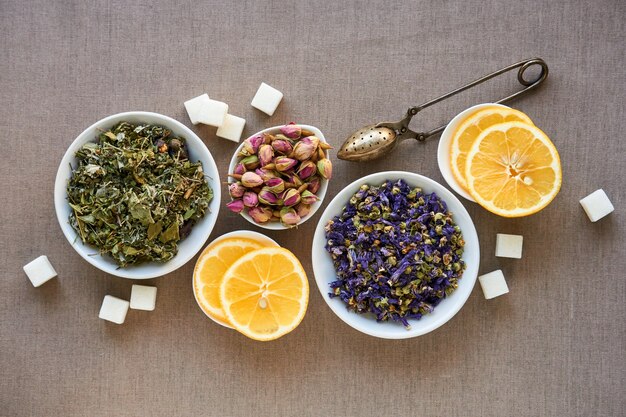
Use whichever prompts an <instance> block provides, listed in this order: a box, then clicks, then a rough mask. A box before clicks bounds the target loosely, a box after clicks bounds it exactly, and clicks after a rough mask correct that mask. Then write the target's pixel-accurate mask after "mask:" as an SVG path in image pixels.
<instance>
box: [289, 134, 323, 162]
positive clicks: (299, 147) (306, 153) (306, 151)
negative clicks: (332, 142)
mask: <svg viewBox="0 0 626 417" xmlns="http://www.w3.org/2000/svg"><path fill="white" fill-rule="evenodd" d="M306 139H307V138H305V139H302V140H301V141H299V142H298V143H296V146H294V147H293V152H291V157H292V158H296V159H297V160H298V161H306V160H307V159H310V158H311V157H312V156H313V154H314V153H315V152H317V146H316V145H315V144H314V143H312V142H311V141H307V140H306Z"/></svg>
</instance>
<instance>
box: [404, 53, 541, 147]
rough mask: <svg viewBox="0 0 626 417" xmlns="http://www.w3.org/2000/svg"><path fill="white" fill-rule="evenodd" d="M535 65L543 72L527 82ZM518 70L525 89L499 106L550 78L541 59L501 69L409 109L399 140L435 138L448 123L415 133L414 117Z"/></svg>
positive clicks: (518, 75) (502, 101) (519, 79)
mask: <svg viewBox="0 0 626 417" xmlns="http://www.w3.org/2000/svg"><path fill="white" fill-rule="evenodd" d="M533 65H539V66H540V67H541V71H540V72H539V75H538V76H537V77H536V78H535V79H534V80H531V81H529V80H526V79H525V78H524V73H525V72H526V70H527V69H528V68H530V67H532V66H533ZM516 68H519V71H518V72H517V81H519V83H520V84H521V85H523V86H524V87H525V88H523V89H521V90H519V91H517V92H515V93H513V94H511V95H509V96H507V97H504V98H503V99H500V100H498V101H496V103H498V104H502V103H506V102H509V101H511V100H513V99H515V98H517V97H519V96H521V95H523V94H526V93H528V92H529V91H531V90H533V89H535V88H537V87H538V86H539V85H540V84H541V83H542V82H543V81H544V80H545V79H546V78H547V77H548V64H546V62H545V61H544V60H543V59H541V58H531V59H525V60H523V61H520V62H517V63H515V64H512V65H509V66H508V67H504V68H502V69H499V70H498V71H495V72H492V73H491V74H487V75H485V76H484V77H481V78H479V79H477V80H475V81H472V82H471V83H469V84H466V85H464V86H462V87H459V88H457V89H456V90H453V91H450V92H449V93H446V94H444V95H442V96H439V97H437V98H435V99H432V100H430V101H427V102H426V103H424V104H420V105H419V106H415V107H411V108H409V110H408V111H407V114H406V116H405V117H404V119H402V120H401V121H400V122H399V125H400V126H398V127H399V128H398V133H399V134H398V139H409V138H411V139H417V140H418V141H420V142H422V141H425V140H426V139H428V138H429V137H431V136H434V135H436V134H438V133H441V132H442V131H443V130H444V129H445V128H446V126H447V125H448V123H449V122H448V123H446V124H444V125H442V126H439V127H438V128H436V129H433V130H430V131H428V132H414V131H412V130H410V129H409V122H410V121H411V119H412V118H413V116H415V115H416V114H417V113H418V112H420V111H421V110H423V109H425V108H426V107H430V106H432V105H433V104H437V103H439V102H440V101H443V100H445V99H447V98H449V97H452V96H454V95H456V94H459V93H461V92H463V91H465V90H467V89H470V88H472V87H474V86H477V85H479V84H482V83H484V82H485V81H487V80H490V79H492V78H494V77H497V76H498V75H501V74H504V73H505V72H509V71H511V70H514V69H516Z"/></svg>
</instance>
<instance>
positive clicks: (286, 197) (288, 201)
mask: <svg viewBox="0 0 626 417" xmlns="http://www.w3.org/2000/svg"><path fill="white" fill-rule="evenodd" d="M299 202H300V193H299V192H298V190H297V189H295V188H290V189H288V190H287V191H285V193H284V194H283V204H284V205H285V206H287V207H292V206H295V205H296V204H298V203H299Z"/></svg>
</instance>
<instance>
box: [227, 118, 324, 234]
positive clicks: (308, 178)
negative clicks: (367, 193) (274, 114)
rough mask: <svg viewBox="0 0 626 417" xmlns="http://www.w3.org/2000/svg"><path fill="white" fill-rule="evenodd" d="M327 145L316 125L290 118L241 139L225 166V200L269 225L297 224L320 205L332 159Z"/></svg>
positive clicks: (251, 219) (232, 208)
mask: <svg viewBox="0 0 626 417" xmlns="http://www.w3.org/2000/svg"><path fill="white" fill-rule="evenodd" d="M330 148H331V147H330V145H328V143H327V142H326V139H325V138H324V134H323V133H322V132H321V131H320V130H319V129H318V128H316V127H314V126H309V125H302V124H295V123H290V124H287V125H284V126H275V127H270V128H268V129H265V130H262V131H260V132H258V133H255V134H254V135H252V136H250V137H249V138H247V139H246V140H244V141H243V143H242V144H241V145H239V147H238V148H237V150H236V151H235V154H234V155H233V157H232V159H231V161H230V166H229V168H228V182H229V183H228V192H229V195H230V198H231V201H230V202H229V203H228V204H227V205H226V206H227V207H228V209H229V210H230V211H232V212H235V213H239V214H241V216H243V217H244V218H245V219H246V220H248V221H249V222H250V223H252V224H254V225H257V226H259V227H262V228H264V229H270V230H283V229H289V228H292V227H295V226H298V225H300V224H302V223H304V222H305V221H306V220H308V219H309V218H311V216H313V214H315V212H316V211H317V210H318V209H319V208H320V207H321V205H322V201H323V200H324V196H325V195H326V189H327V188H328V180H330V178H331V177H332V163H331V161H330V159H329V158H328V150H329V149H330Z"/></svg>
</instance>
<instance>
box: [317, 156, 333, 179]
mask: <svg viewBox="0 0 626 417" xmlns="http://www.w3.org/2000/svg"><path fill="white" fill-rule="evenodd" d="M317 171H318V172H319V173H320V175H321V176H322V177H324V178H326V179H327V180H329V179H331V177H332V176H333V164H332V163H331V162H330V159H328V158H324V159H320V160H319V161H317Z"/></svg>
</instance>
